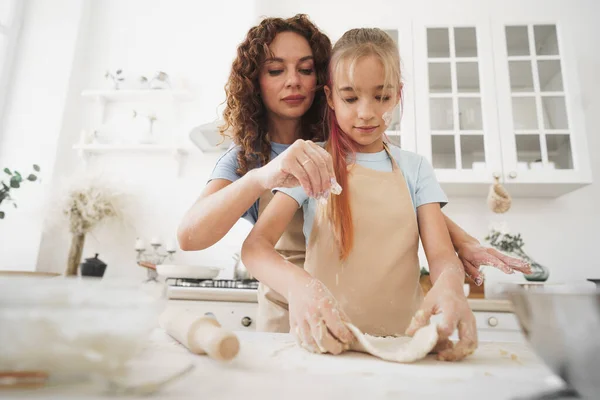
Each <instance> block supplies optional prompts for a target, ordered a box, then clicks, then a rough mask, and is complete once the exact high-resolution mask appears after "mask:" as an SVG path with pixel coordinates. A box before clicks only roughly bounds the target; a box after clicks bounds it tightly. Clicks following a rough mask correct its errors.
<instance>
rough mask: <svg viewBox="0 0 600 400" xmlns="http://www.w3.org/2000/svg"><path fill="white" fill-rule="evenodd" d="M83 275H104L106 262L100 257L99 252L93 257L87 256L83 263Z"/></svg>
mask: <svg viewBox="0 0 600 400" xmlns="http://www.w3.org/2000/svg"><path fill="white" fill-rule="evenodd" d="M80 267H81V275H82V276H97V277H102V276H103V275H104V271H105V270H106V263H105V262H104V261H102V260H100V259H99V258H98V253H96V255H95V256H94V257H93V258H86V259H85V262H82V263H81V265H80Z"/></svg>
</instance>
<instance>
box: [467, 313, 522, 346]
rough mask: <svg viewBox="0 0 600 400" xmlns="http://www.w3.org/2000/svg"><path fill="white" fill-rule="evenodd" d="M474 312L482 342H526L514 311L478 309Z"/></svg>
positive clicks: (478, 334)
mask: <svg viewBox="0 0 600 400" xmlns="http://www.w3.org/2000/svg"><path fill="white" fill-rule="evenodd" d="M473 314H474V315H475V320H476V321H477V336H478V338H479V341H480V342H519V343H524V342H525V340H526V339H525V336H524V335H523V332H522V331H521V327H520V326H519V321H518V320H517V317H516V315H514V314H513V313H508V312H484V311H476V312H474V313H473Z"/></svg>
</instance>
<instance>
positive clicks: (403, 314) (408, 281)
mask: <svg viewBox="0 0 600 400" xmlns="http://www.w3.org/2000/svg"><path fill="white" fill-rule="evenodd" d="M386 152H387V153H388V156H389V157H390V159H391V160H392V169H393V170H392V172H382V171H375V170H371V169H368V168H365V167H362V166H360V165H358V164H354V165H352V166H351V167H350V170H349V172H350V173H349V174H348V188H344V190H349V191H350V207H351V209H352V218H353V223H354V247H353V249H352V251H351V253H350V255H349V256H348V258H347V259H346V260H345V261H343V262H342V261H340V260H339V251H338V247H337V244H336V243H335V240H334V236H333V232H332V231H331V229H330V227H329V223H328V221H326V220H321V219H320V218H315V220H314V222H313V228H312V232H311V235H310V238H309V242H308V249H307V251H306V252H305V238H304V234H303V232H302V227H303V222H304V219H303V214H302V209H299V210H298V211H297V212H296V214H295V215H294V218H293V220H292V222H291V223H290V225H288V228H287V230H286V231H285V233H284V234H283V236H282V237H281V239H280V240H279V242H277V244H276V246H275V248H276V249H277V251H278V252H279V253H280V254H281V255H282V256H283V257H284V258H286V259H287V260H289V261H291V262H293V263H294V264H296V265H297V266H298V267H299V268H303V267H304V268H305V269H306V270H307V271H308V272H309V273H310V274H311V275H312V276H314V277H315V278H317V279H319V280H321V281H322V282H323V283H324V284H325V285H326V286H327V287H328V288H329V290H330V291H331V292H332V293H333V295H334V297H335V298H336V299H337V300H338V302H339V304H340V306H341V307H342V309H343V310H344V311H345V312H346V314H348V316H349V317H350V321H352V323H353V324H354V325H356V326H357V327H358V328H360V329H361V331H363V332H365V333H369V334H371V335H377V336H384V335H394V334H403V333H404V331H405V330H406V328H407V327H408V324H409V322H410V320H411V318H412V316H413V315H414V313H415V312H416V311H417V309H418V307H419V306H420V304H421V301H422V299H423V292H422V290H421V286H420V284H419V260H418V246H419V231H418V225H417V219H416V215H415V212H414V208H413V204H412V201H411V197H410V193H409V191H408V187H407V185H406V181H405V180H404V176H403V175H402V171H401V170H400V168H399V167H398V165H397V164H396V162H395V161H394V159H393V158H392V157H391V155H390V154H389V151H388V149H387V147H386ZM272 197H273V195H272V194H271V192H270V191H269V192H266V193H265V194H264V195H263V196H261V199H260V203H259V216H260V214H261V213H262V211H263V210H264V208H265V207H266V206H267V204H268V202H269V201H270V200H271V199H272ZM305 255H306V261H305ZM289 329H290V327H289V317H288V305H287V302H286V301H285V299H284V298H283V297H282V296H281V295H280V294H278V293H277V292H275V291H273V290H271V289H270V288H268V287H267V286H265V285H263V284H260V285H259V289H258V315H257V330H260V331H268V332H286V333H287V332H289Z"/></svg>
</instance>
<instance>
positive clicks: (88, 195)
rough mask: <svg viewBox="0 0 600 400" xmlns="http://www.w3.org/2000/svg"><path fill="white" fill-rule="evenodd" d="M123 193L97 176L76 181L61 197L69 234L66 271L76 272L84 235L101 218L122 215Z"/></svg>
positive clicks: (68, 273) (101, 220) (67, 273)
mask: <svg viewBox="0 0 600 400" xmlns="http://www.w3.org/2000/svg"><path fill="white" fill-rule="evenodd" d="M121 203H122V195H121V194H120V193H119V192H118V191H116V190H114V189H113V188H112V187H111V186H110V185H109V184H106V183H104V182H102V181H100V180H99V179H98V178H96V177H86V178H84V179H82V180H81V182H75V183H74V184H72V186H71V187H70V188H69V189H68V190H67V193H66V196H65V198H64V199H63V200H62V207H63V208H62V213H63V215H64V216H65V217H66V219H67V221H68V224H69V231H70V233H71V235H72V239H71V247H70V249H69V256H68V261H67V269H66V271H65V275H77V270H78V267H79V264H80V262H81V254H82V252H83V245H84V243H85V236H86V234H88V233H89V232H91V231H92V230H93V229H94V228H95V227H96V226H97V225H99V224H100V223H101V222H103V221H105V220H108V219H112V218H120V217H121V216H122V211H121V210H122V204H121Z"/></svg>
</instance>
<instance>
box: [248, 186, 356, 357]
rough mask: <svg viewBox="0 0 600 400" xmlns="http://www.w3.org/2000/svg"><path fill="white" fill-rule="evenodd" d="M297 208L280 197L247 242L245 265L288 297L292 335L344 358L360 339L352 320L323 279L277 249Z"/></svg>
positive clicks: (304, 343)
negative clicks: (350, 325)
mask: <svg viewBox="0 0 600 400" xmlns="http://www.w3.org/2000/svg"><path fill="white" fill-rule="evenodd" d="M297 209H298V203H297V202H296V200H294V199H293V198H292V197H290V196H288V195H286V194H284V193H281V192H278V193H276V194H275V196H274V197H273V200H271V202H270V203H269V205H268V206H267V208H266V209H265V210H264V211H263V213H262V215H261V216H260V218H259V219H258V221H257V222H256V224H255V225H254V228H253V229H252V231H251V232H250V234H249V235H248V237H247V238H246V240H245V242H244V245H243V246H242V261H243V263H244V265H245V266H246V268H247V269H248V271H249V272H250V273H251V274H252V276H254V277H256V278H257V279H258V280H259V281H261V282H262V283H264V284H265V285H267V286H268V287H270V288H271V289H273V290H275V291H276V292H278V293H280V294H281V295H282V296H283V297H285V298H286V300H287V301H288V304H289V312H290V330H291V333H292V334H294V335H295V336H296V338H297V339H298V340H299V342H300V344H301V345H302V346H303V347H305V348H307V349H308V350H310V351H314V352H330V353H333V354H339V353H341V352H342V351H343V350H344V349H345V348H347V345H348V344H349V343H350V342H352V340H353V339H354V336H353V335H352V333H351V332H350V331H349V330H348V328H347V327H346V326H345V324H344V320H347V317H346V316H345V315H344V313H343V311H341V309H340V308H339V307H338V306H337V302H336V301H335V299H334V298H333V296H332V295H331V293H330V292H329V290H328V289H327V288H326V287H325V286H324V285H323V284H322V283H321V282H320V281H318V280H316V279H314V278H313V277H311V276H310V274H308V273H307V272H306V271H305V270H304V269H302V268H298V267H297V266H296V265H294V264H292V263H291V262H289V261H286V260H285V259H284V258H283V257H281V255H279V253H277V251H276V250H275V244H276V243H277V241H278V240H279V238H280V237H281V235H282V234H283V232H284V231H285V229H286V227H287V225H288V224H289V222H290V221H291V220H292V218H293V216H294V214H295V212H296V211H297Z"/></svg>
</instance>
